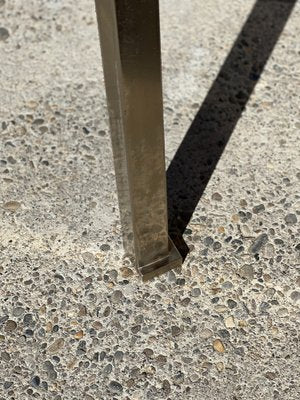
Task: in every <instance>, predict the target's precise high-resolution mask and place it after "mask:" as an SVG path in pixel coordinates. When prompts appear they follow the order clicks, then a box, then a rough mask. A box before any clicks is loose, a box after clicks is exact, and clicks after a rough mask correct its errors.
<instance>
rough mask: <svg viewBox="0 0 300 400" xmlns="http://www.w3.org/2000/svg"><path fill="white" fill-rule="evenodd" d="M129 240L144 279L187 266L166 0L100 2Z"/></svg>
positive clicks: (125, 236)
mask: <svg viewBox="0 0 300 400" xmlns="http://www.w3.org/2000/svg"><path fill="white" fill-rule="evenodd" d="M95 2H96V11H97V18H98V27H99V35H100V43H101V52H102V62H103V69H104V78H105V86H106V95H107V103H108V111H109V117H110V127H111V140H112V147H113V154H114V164H115V172H116V180H117V188H118V197H119V205H120V214H121V223H122V228H123V242H124V247H125V250H126V251H127V252H129V253H131V254H133V255H134V257H135V260H136V267H137V269H138V271H139V273H140V274H141V275H142V277H143V280H147V279H150V278H152V277H153V276H156V275H159V274H161V273H163V272H166V271H168V270H169V269H171V268H174V267H178V266H180V265H181V263H182V259H181V256H180V254H179V252H178V251H177V249H176V247H175V246H174V245H173V243H172V242H171V240H170V239H169V237H168V221H167V195H166V173H165V154H164V131H163V104H162V82H161V57H160V30H159V5H158V0H95Z"/></svg>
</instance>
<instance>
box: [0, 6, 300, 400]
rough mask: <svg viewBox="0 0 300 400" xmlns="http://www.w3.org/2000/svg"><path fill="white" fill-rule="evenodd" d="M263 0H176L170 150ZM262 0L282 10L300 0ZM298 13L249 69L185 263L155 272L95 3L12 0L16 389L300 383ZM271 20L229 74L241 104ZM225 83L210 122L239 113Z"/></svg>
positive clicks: (1, 32)
mask: <svg viewBox="0 0 300 400" xmlns="http://www.w3.org/2000/svg"><path fill="white" fill-rule="evenodd" d="M254 3H255V1H253V0H252V1H250V0H249V1H244V0H233V1H230V2H229V1H228V2H226V4H224V1H221V0H209V1H204V2H202V1H201V2H200V1H197V0H186V1H179V0H172V1H170V0H162V1H161V25H162V52H163V71H164V91H165V92H164V100H165V125H166V146H167V162H168V164H169V163H170V162H171V160H172V159H173V157H174V154H175V152H176V150H177V148H178V146H179V145H180V143H181V141H182V139H183V137H184V136H185V133H186V132H187V131H188V129H189V125H190V123H191V121H192V120H193V119H194V117H195V114H196V113H197V112H198V109H199V108H200V107H201V104H202V103H203V101H205V99H207V96H208V93H209V90H210V88H211V87H212V85H213V82H214V79H215V78H216V77H217V75H218V72H219V70H220V68H221V67H222V65H223V63H224V60H225V58H226V57H227V55H228V54H229V52H230V49H231V47H232V45H233V43H234V41H235V39H236V37H237V36H238V35H239V32H240V30H241V28H242V26H243V24H244V23H245V21H246V19H247V17H248V15H249V13H250V12H251V9H252V6H253V5H254ZM260 3H261V4H262V5H263V7H269V8H270V12H271V10H273V11H274V10H275V11H276V13H275V16H274V24H275V25H273V28H274V26H275V27H276V26H279V24H280V19H281V18H282V15H283V9H281V8H282V7H286V6H287V5H288V4H289V2H282V1H276V0H273V1H272V0H270V1H260ZM273 11H272V12H273ZM299 16H300V5H299V2H296V6H295V8H294V10H293V12H292V14H291V16H290V18H289V20H288V22H287V24H286V26H285V28H284V30H283V32H282V34H281V35H280V37H279V40H278V41H277V44H276V46H275V48H274V51H273V52H272V54H271V55H270V57H269V59H268V62H267V63H266V66H265V69H264V71H263V73H261V74H259V76H257V72H255V71H254V72H253V71H252V72H251V74H252V75H251V77H250V78H251V79H254V80H257V83H256V86H255V89H254V91H253V92H252V94H251V96H250V99H249V101H248V102H247V104H246V106H245V109H244V110H243V112H242V115H241V117H240V118H237V124H236V125H235V126H234V129H233V132H232V134H231V137H230V140H229V141H228V144H227V146H226V148H225V151H224V152H222V154H221V158H220V161H219V163H218V165H217V168H216V169H215V170H214V171H213V174H212V176H211V179H210V180H209V182H208V184H207V186H206V187H205V190H204V191H203V193H202V196H201V198H200V200H199V203H198V205H197V207H196V209H195V211H194V213H193V216H192V219H191V220H190V222H189V225H188V226H187V227H186V230H185V234H184V238H185V240H186V242H187V244H188V245H189V247H190V250H191V251H190V254H189V255H188V257H187V259H186V261H185V263H184V266H183V268H182V271H176V272H171V273H169V274H168V275H166V276H163V277H161V278H159V279H156V280H154V281H153V282H150V283H147V284H142V283H141V281H140V279H139V278H138V277H137V276H136V274H135V272H134V271H132V268H131V267H130V264H129V263H128V260H126V258H124V257H123V252H122V245H121V241H120V226H119V216H118V205H117V197H116V188H115V183H114V172H113V164H112V157H111V148H110V140H109V132H108V122H107V113H106V105H105V93H104V84H103V78H102V68H101V65H100V51H99V43H98V37H97V27H96V18H95V13H94V5H93V1H92V0H84V1H80V2H76V1H75V0H64V1H62V0H47V1H46V0H36V1H34V0H28V1H26V2H25V1H21V0H10V1H8V0H6V1H5V0H0V60H1V67H0V98H1V103H0V135H1V142H0V168H1V169H0V180H1V185H0V204H1V208H0V210H1V211H0V214H1V221H0V251H1V252H0V260H1V262H0V282H1V285H0V301H1V303H0V304H1V309H0V330H1V331H0V399H1V400H4V399H5V400H7V399H22V400H23V399H31V398H40V399H51V400H58V399H63V400H69V399H70V400H71V399H84V400H93V399H94V400H98V399H114V398H116V399H119V398H120V399H131V400H140V399H172V400H173V399H208V400H210V399H222V400H223V399H224V400H227V399H230V400H244V399H245V400H246V399H247V400H250V399H251V400H252V399H253V400H254V399H257V398H260V399H266V400H271V399H280V400H294V399H298V398H299V395H300V389H299V372H300V371H299V365H300V363H299V361H300V359H299V352H300V348H299V319H300V310H299V302H300V288H299V286H300V277H299V266H300V262H299V251H300V244H299V219H300V215H299V213H300V207H299V206H300V197H299V178H300V170H299V130H300V114H299V83H300V75H299V74H300V68H299V53H300V42H299V35H300V25H299ZM273 28H272V27H270V29H271V30H272V29H273ZM255 29H256V27H255V25H254V26H252V31H251V29H250V33H249V32H248V33H247V34H248V35H250V36H251V37H252V40H253V42H251V43H247V40H248V39H247V35H246V37H245V38H244V39H245V41H244V42H243V43H241V44H240V46H238V47H237V49H241V59H240V62H237V63H236V64H235V63H232V65H231V64H230V63H229V64H230V65H231V66H230V65H229V66H227V73H228V71H230V68H232V75H231V74H229V75H230V76H229V77H228V76H227V75H226V76H223V78H222V79H224V80H225V81H226V82H227V83H228V82H229V83H228V85H227V83H226V84H224V86H223V89H224V90H223V92H224V93H225V95H226V96H227V94H228V93H229V92H230V91H231V90H233V93H237V98H233V99H231V100H230V101H231V104H233V105H234V107H237V108H235V110H237V111H236V112H237V113H238V107H241V104H243V99H244V98H245V93H243V88H241V90H240V92H239V91H238V92H236V90H237V88H236V87H235V85H236V84H237V83H238V82H239V81H238V76H239V68H240V65H242V64H243V57H244V58H245V60H247V57H250V58H251V57H252V56H251V54H252V53H251V52H252V47H253V46H257V44H258V42H259V40H260V42H259V46H258V47H259V48H263V47H264V38H260V39H255V38H256V33H257V35H258V37H259V35H260V33H261V32H260V31H258V29H257V32H256V31H255ZM269 31H270V30H267V31H266V32H269ZM253 35H254V36H253ZM266 35H268V33H266ZM266 40H267V39H266ZM244 65H246V63H244ZM228 68H229V69H228ZM257 68H260V67H259V66H258V67H257ZM250 78H249V79H250ZM258 78H259V79H258ZM226 85H227V86H226ZM219 89H222V85H221V86H220V87H219ZM246 89H247V88H246ZM248 94H250V93H248ZM220 96H221V97H222V90H221V92H220ZM226 96H225V97H226ZM217 97H218V96H216V94H215V95H214V98H215V103H214V102H211V101H210V102H209V107H208V108H209V109H207V110H206V109H205V108H204V111H205V113H204V114H205V115H206V112H208V113H209V118H208V119H207V120H206V122H205V129H206V131H207V132H215V131H216V129H217V130H218V131H219V130H222V129H223V123H220V121H221V122H222V119H221V120H220V115H219V114H220V113H218V110H219V111H220V108H218V107H219V106H217ZM226 101H227V100H226ZM219 102H220V103H222V99H221V100H219ZM226 104H227V103H226ZM228 104H229V103H228ZM214 110H215V111H214ZM234 112H235V111H234V110H231V109H230V107H229V109H227V108H225V109H224V110H223V114H224V115H225V116H226V118H227V119H228V121H230V120H231V119H232V117H231V116H232V115H233V114H232V113H234ZM235 115H237V114H235ZM203 119H205V118H202V122H203ZM216 121H218V122H219V123H218V124H216ZM228 121H227V122H226V127H228V126H230V124H228ZM200 122H201V121H200ZM200 125H201V124H200ZM216 125H217V128H216ZM192 148H194V147H193V146H192ZM210 149H211V147H210V146H208V147H207V151H208V152H209V151H210ZM191 151H192V150H191ZM192 155H193V157H195V154H194V153H193V151H192ZM197 162H198V161H197V160H195V165H198V164H197ZM207 165H208V164H207ZM183 167H184V166H183ZM175 170H176V169H175ZM173 171H174V170H173ZM196 172H197V171H196ZM191 173H193V174H195V170H193V169H191ZM199 173H202V172H199ZM175 178H176V177H175ZM172 179H173V181H174V177H173V178H172ZM175 181H176V179H175ZM187 186H188V182H187ZM171 189H172V190H173V189H174V187H173V188H171ZM190 189H191V188H190ZM172 190H171V192H172ZM174 193H175V194H174V196H175V197H174V198H176V184H175V189H174ZM177 195H178V193H177ZM179 197H180V196H179ZM187 199H188V200H189V196H187ZM182 204H184V203H182ZM183 211H184V210H183ZM181 212H182V210H181Z"/></svg>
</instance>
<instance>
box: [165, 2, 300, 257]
mask: <svg viewBox="0 0 300 400" xmlns="http://www.w3.org/2000/svg"><path fill="white" fill-rule="evenodd" d="M295 2H296V0H257V2H256V3H255V5H254V7H253V9H252V11H251V13H250V15H249V17H248V19H247V21H246V23H245V24H244V26H243V28H242V30H241V32H240V34H239V36H238V38H237V40H236V41H235V43H234V45H233V47H232V49H231V51H230V53H229V55H228V56H227V58H226V60H225V62H224V64H223V66H222V68H221V70H220V72H219V74H218V76H217V78H216V80H215V81H214V83H213V85H212V87H211V89H210V91H209V92H208V94H207V96H206V98H205V100H204V102H203V104H202V106H201V108H200V110H199V111H198V113H197V115H196V116H195V118H194V121H193V122H192V124H191V126H190V128H189V130H188V132H187V133H186V135H185V137H184V139H183V141H182V143H181V145H180V146H179V148H178V150H177V152H176V154H175V156H174V159H173V160H172V162H171V164H170V166H169V168H168V171H167V183H168V212H169V232H170V236H171V238H172V239H173V241H174V243H175V245H176V246H177V247H178V249H179V251H180V252H181V253H182V256H183V258H185V257H186V255H187V253H188V248H187V245H186V244H185V242H184V240H183V237H182V234H183V232H184V230H185V228H186V226H187V225H188V223H189V221H190V219H191V217H192V215H193V212H194V210H195V208H196V207H197V204H198V202H199V200H200V198H201V196H202V193H203V192H204V190H205V188H206V185H207V183H208V182H209V179H210V177H211V175H212V173H213V171H214V169H215V168H216V165H217V163H218V161H219V159H220V157H221V155H222V153H223V151H224V149H225V146H226V144H227V142H228V140H229V138H230V136H231V133H232V132H233V130H234V128H235V125H236V124H237V122H238V120H239V118H240V116H241V114H242V112H243V110H244V109H245V106H246V104H247V102H248V100H249V97H250V95H251V93H252V92H253V90H254V88H255V85H256V83H257V81H258V80H259V78H260V75H261V73H262V71H263V69H264V66H265V64H266V62H267V61H268V58H269V56H270V54H271V53H272V50H273V48H274V46H275V44H276V42H277V40H278V38H279V36H280V34H281V32H282V30H283V28H284V26H285V23H286V22H287V20H288V18H289V15H290V13H291V11H292V9H293V6H294V4H295Z"/></svg>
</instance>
